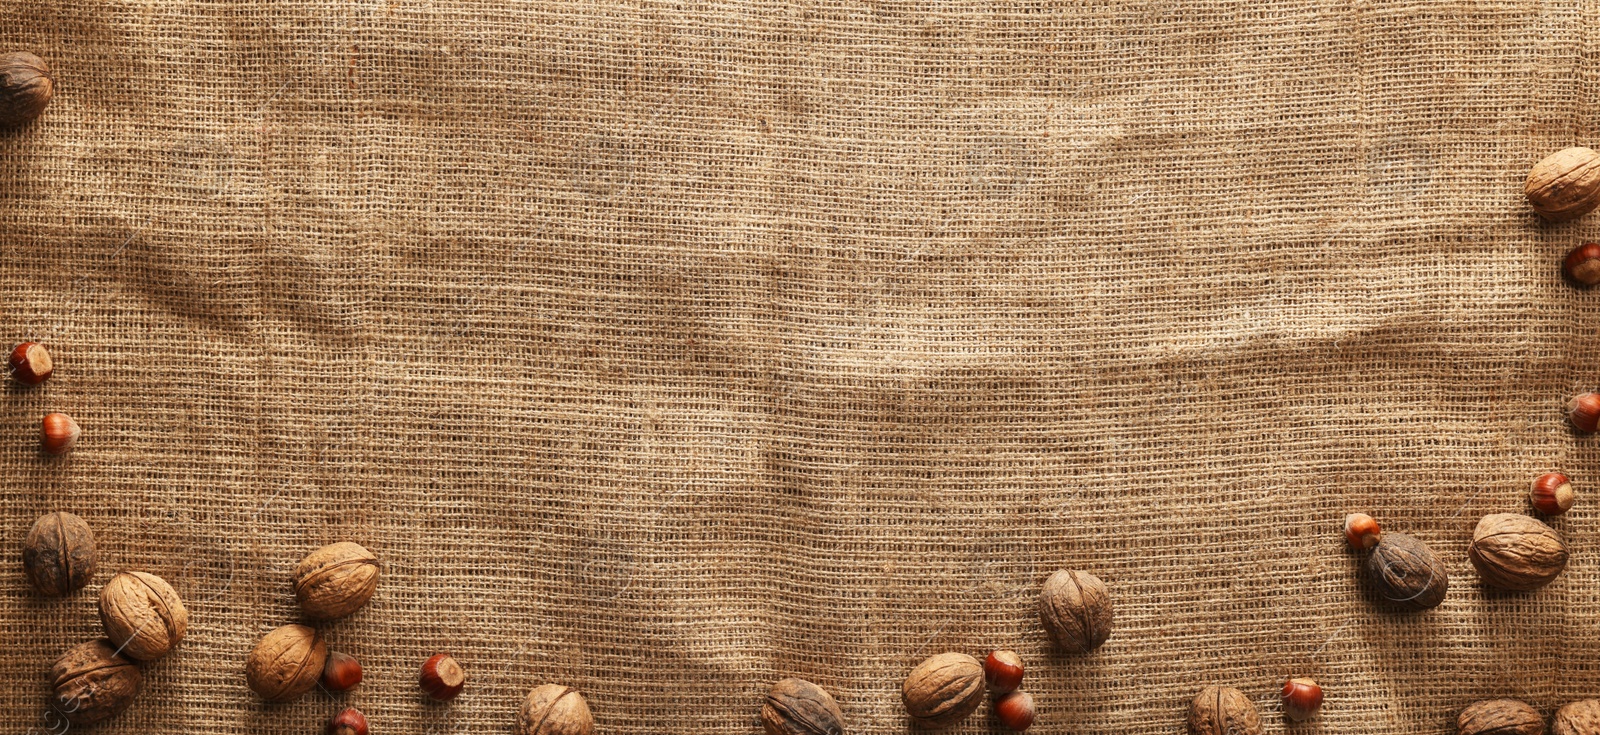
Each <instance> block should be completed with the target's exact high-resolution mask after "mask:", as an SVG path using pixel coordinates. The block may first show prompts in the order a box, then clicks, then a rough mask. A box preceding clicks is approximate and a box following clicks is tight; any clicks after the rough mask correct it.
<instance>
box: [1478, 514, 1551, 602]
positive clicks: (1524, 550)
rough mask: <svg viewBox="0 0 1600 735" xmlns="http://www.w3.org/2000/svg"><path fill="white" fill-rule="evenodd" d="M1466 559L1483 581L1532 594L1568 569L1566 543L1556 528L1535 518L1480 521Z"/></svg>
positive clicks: (1494, 517) (1500, 517) (1496, 517)
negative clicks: (1531, 592) (1470, 562)
mask: <svg viewBox="0 0 1600 735" xmlns="http://www.w3.org/2000/svg"><path fill="white" fill-rule="evenodd" d="M1467 558H1469V559H1471V560H1472V566H1474V567H1476V568H1477V570H1478V576H1480V577H1483V581H1484V582H1487V583H1489V584H1490V585H1492V586H1494V587H1499V588H1501V589H1506V590H1512V591H1514V592H1530V591H1532V590H1536V589H1539V588H1540V587H1543V586H1545V585H1547V584H1550V581H1551V580H1553V579H1555V578H1556V576H1557V575H1559V574H1561V570H1563V569H1566V568H1567V544H1566V542H1565V541H1562V540H1561V534H1558V533H1556V532H1555V529H1553V528H1551V527H1549V526H1546V525H1545V524H1543V523H1540V522H1539V521H1538V520H1536V519H1533V518H1529V517H1528V516H1524V515H1517V514H1515V513H1494V514H1491V515H1486V516H1484V517H1483V520H1481V521H1478V528H1477V530H1475V531H1473V532H1472V545H1471V546H1468V547H1467Z"/></svg>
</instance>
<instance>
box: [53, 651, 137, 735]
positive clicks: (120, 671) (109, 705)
mask: <svg viewBox="0 0 1600 735" xmlns="http://www.w3.org/2000/svg"><path fill="white" fill-rule="evenodd" d="M143 684H144V674H142V673H140V672H139V667H138V666H136V665H134V663H133V662H132V661H129V660H128V659H126V658H123V657H122V656H119V655H117V650H116V649H115V648H114V647H112V645H111V642H110V641H106V640H98V641H89V642H88V643H83V644H80V645H78V646H75V647H73V648H71V649H68V650H67V652H66V653H63V654H61V658H58V659H56V662H55V663H54V664H53V665H51V666H50V686H51V687H52V688H53V689H54V690H55V695H54V701H53V702H51V705H52V706H54V707H55V709H56V711H58V712H60V713H61V716H62V717H65V718H66V720H67V722H70V723H72V724H74V725H92V724H94V723H96V722H99V721H101V720H104V719H106V718H108V717H111V716H113V715H115V714H117V713H119V712H121V711H123V710H125V709H127V708H128V705H130V704H133V698H134V697H136V696H138V694H139V687H140V686H142V685H143Z"/></svg>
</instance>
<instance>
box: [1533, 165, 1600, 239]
mask: <svg viewBox="0 0 1600 735" xmlns="http://www.w3.org/2000/svg"><path fill="white" fill-rule="evenodd" d="M1522 193H1523V195H1524V196H1526V197H1527V198H1528V204H1529V205H1530V206H1532V207H1533V211H1535V212H1538V213H1539V214H1540V215H1541V216H1543V217H1544V218H1545V219H1547V220H1550V221H1551V222H1565V221H1567V220H1570V219H1577V218H1579V217H1582V216H1583V215H1585V214H1588V213H1589V212H1590V211H1591V210H1593V209H1594V208H1595V205H1597V204H1600V153H1595V152H1594V151H1592V150H1589V149H1588V148H1566V149H1563V150H1559V151H1556V152H1555V153H1552V154H1550V155H1549V156H1546V157H1545V159H1544V160H1542V161H1540V162H1538V163H1536V164H1534V166H1533V171H1531V172H1529V173H1528V181H1527V183H1525V184H1523V187H1522Z"/></svg>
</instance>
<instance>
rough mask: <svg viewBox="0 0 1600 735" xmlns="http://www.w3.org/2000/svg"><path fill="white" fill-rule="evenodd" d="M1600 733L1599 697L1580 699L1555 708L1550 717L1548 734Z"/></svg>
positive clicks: (1584, 734)
mask: <svg viewBox="0 0 1600 735" xmlns="http://www.w3.org/2000/svg"><path fill="white" fill-rule="evenodd" d="M1595 733H1600V699H1580V700H1578V701H1576V702H1571V703H1569V704H1567V705H1566V706H1564V707H1562V708H1561V709H1558V710H1556V715H1555V717H1552V718H1550V735H1594V734H1595Z"/></svg>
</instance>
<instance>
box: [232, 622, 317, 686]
mask: <svg viewBox="0 0 1600 735" xmlns="http://www.w3.org/2000/svg"><path fill="white" fill-rule="evenodd" d="M327 662H328V644H326V643H324V642H323V640H322V636H320V635H317V631H316V630H314V629H312V628H309V627H306V626H304V625H285V626H283V627H281V628H278V629H276V630H273V631H272V632H270V633H268V634H266V635H265V636H263V637H262V638H261V642H260V643H257V644H256V647H255V650H253V651H251V652H250V658H249V659H248V660H247V661H246V662H245V665H244V677H245V683H246V684H249V685H250V691H253V692H255V693H256V694H259V695H261V698H262V699H265V700H267V701H268V702H292V701H294V700H296V699H299V698H300V697H301V696H303V695H304V694H305V693H306V692H309V691H311V689H312V687H315V686H316V685H317V678H318V677H319V676H321V675H322V670H323V667H324V666H326V664H327Z"/></svg>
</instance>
